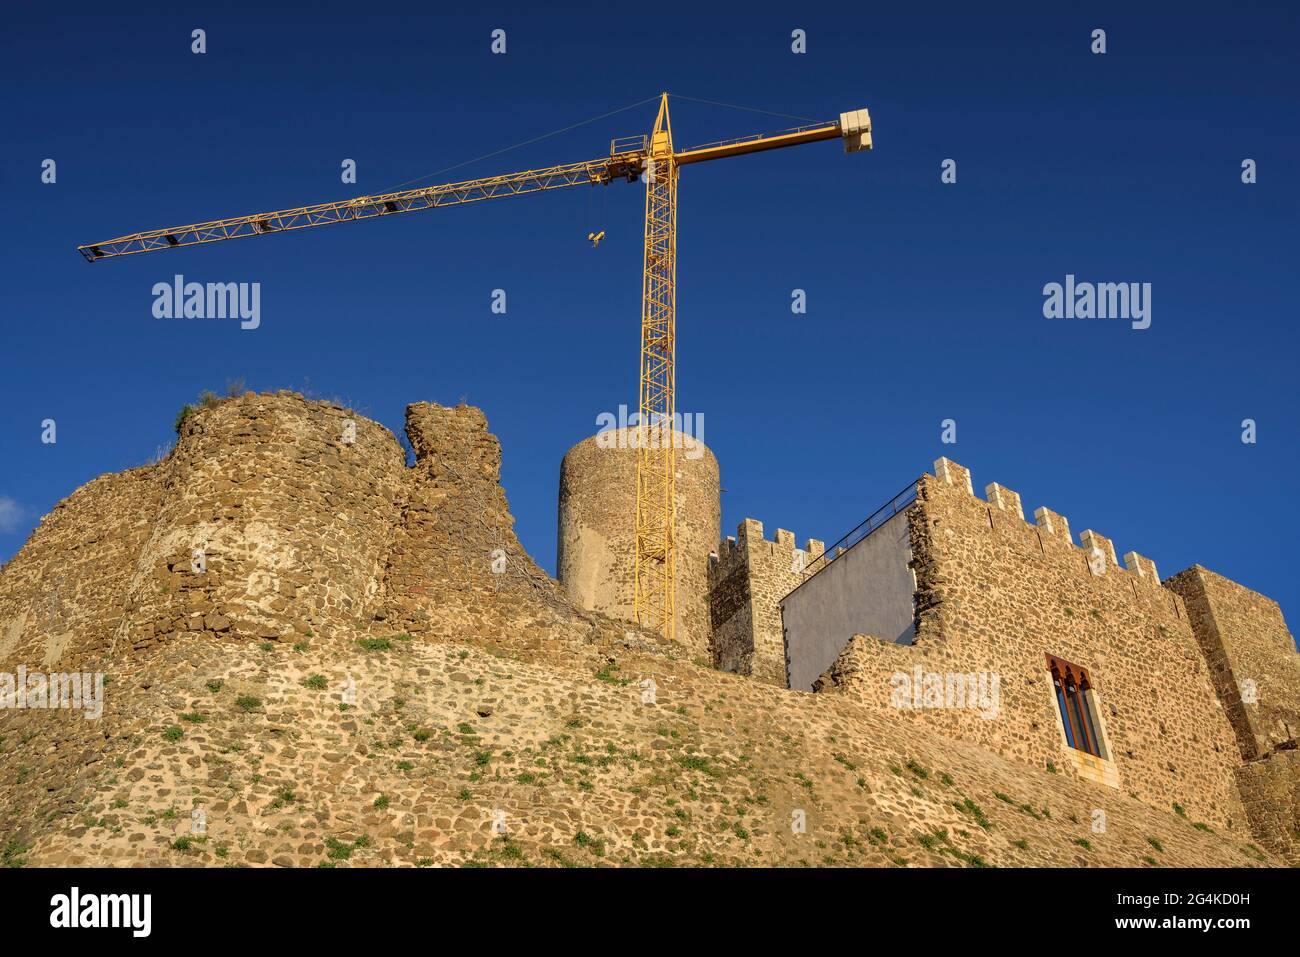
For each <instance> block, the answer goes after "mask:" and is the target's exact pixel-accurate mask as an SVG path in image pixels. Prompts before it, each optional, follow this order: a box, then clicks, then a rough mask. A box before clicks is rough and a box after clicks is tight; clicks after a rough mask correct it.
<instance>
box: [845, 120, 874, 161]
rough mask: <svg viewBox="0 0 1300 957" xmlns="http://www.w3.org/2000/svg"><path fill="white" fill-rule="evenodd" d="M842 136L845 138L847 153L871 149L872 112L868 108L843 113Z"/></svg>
mask: <svg viewBox="0 0 1300 957" xmlns="http://www.w3.org/2000/svg"><path fill="white" fill-rule="evenodd" d="M840 136H841V137H843V139H844V152H846V153H858V152H860V151H862V150H869V149H871V114H869V113H868V112H867V111H866V110H850V111H849V112H847V113H841V114H840Z"/></svg>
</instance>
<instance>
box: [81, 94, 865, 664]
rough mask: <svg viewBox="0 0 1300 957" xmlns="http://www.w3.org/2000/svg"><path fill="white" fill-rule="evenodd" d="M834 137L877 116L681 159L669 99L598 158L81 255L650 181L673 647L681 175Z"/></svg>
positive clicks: (648, 424) (638, 588) (653, 469)
mask: <svg viewBox="0 0 1300 957" xmlns="http://www.w3.org/2000/svg"><path fill="white" fill-rule="evenodd" d="M836 138H840V139H843V141H844V149H845V152H849V153H854V152H858V151H859V150H869V149H871V118H870V116H869V115H868V113H867V111H866V110H854V111H851V112H848V113H841V114H840V118H839V121H838V122H835V121H827V122H825V123H815V124H812V125H810V126H801V127H797V128H795V129H791V130H785V131H783V132H780V133H771V134H757V135H754V136H746V137H741V138H739V139H733V140H724V141H721V142H717V143H709V144H706V145H704V146H697V147H694V148H692V149H687V150H683V151H681V152H675V151H674V150H673V140H672V125H671V123H670V121H669V116H668V94H667V93H664V94H663V95H662V96H661V97H660V99H659V112H658V115H657V116H656V117H655V125H654V130H653V131H652V133H651V134H650V136H649V137H648V138H647V137H644V136H637V137H624V138H622V139H616V140H614V141H613V143H611V144H610V151H609V155H608V156H606V157H602V158H600V159H594V160H588V161H586V162H581V163H569V164H567V165H564V166H550V167H547V168H545V169H534V170H526V171H524V172H520V173H506V174H503V175H500V176H488V177H484V178H482V179H471V180H464V181H462V182H459V183H445V184H442V185H440V186H429V187H422V188H420V189H408V190H401V191H398V192H390V193H380V194H378V195H375V196H359V197H356V198H355V199H345V200H340V201H338V202H333V203H320V204H317V205H315V206H299V207H296V208H294V209H281V210H276V211H274V212H269V213H253V214H251V215H248V216H233V217H230V218H228V219H214V220H210V221H208V222H203V223H191V224H190V225H188V226H172V227H167V228H163V229H150V230H146V231H144V232H139V233H130V234H128V235H126V236H118V237H117V238H115V239H106V240H103V241H101V242H98V243H88V244H86V245H84V246H78V247H77V251H78V252H80V253H81V254H82V255H83V256H84V257H85V258H86V259H87V261H89V262H98V261H99V260H101V259H115V258H118V257H120V256H132V255H135V254H137V253H147V252H153V251H154V250H159V249H176V248H179V247H182V246H199V245H203V244H206V243H215V242H222V241H224V240H227V239H240V238H243V237H246V236H265V235H269V234H271V233H282V232H290V231H292V230H296V229H308V228H310V227H313V226H328V225H329V224H331V223H345V222H350V221H353V220H361V219H375V218H377V217H380V216H391V215H394V214H396V213H409V212H415V211H416V210H421V209H435V208H437V207H439V206H455V205H459V204H463V203H475V202H479V201H481V200H486V199H497V198H499V197H503V196H521V195H523V194H525V193H538V192H542V191H543V190H549V189H559V188H561V187H564V186H581V185H596V184H602V185H607V184H609V183H612V182H614V181H615V180H624V181H626V182H635V181H636V180H637V179H638V178H640V179H641V180H643V181H644V182H645V184H646V202H645V250H644V267H643V276H642V282H641V385H640V411H641V418H640V427H639V429H638V442H637V488H636V514H635V516H634V517H633V521H634V522H635V529H636V545H635V548H636V555H635V569H636V574H635V578H636V581H635V592H634V602H633V603H634V610H635V614H636V618H637V621H638V622H640V623H641V624H643V625H646V626H648V627H653V628H656V629H658V630H659V631H660V632H662V634H663V635H664V636H665V637H667V638H672V637H673V636H674V631H675V625H676V574H675V571H676V544H675V537H676V536H675V533H676V484H677V451H676V444H677V436H678V432H677V430H676V427H675V422H676V411H677V361H676V360H677V177H678V171H679V169H680V168H681V167H682V166H688V165H690V164H692V163H703V162H708V161H710V160H716V159H725V158H728V157H733V156H742V155H744V154H746V153H757V152H762V151H765V150H773V149H781V148H783V147H786V146H798V145H800V144H803V143H815V142H818V141H821V140H830V139H836Z"/></svg>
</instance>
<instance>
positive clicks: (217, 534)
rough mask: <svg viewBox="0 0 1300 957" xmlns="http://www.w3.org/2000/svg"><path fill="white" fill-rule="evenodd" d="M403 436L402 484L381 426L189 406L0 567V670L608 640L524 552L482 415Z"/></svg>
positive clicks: (266, 398) (438, 415)
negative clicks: (173, 431) (221, 641)
mask: <svg viewBox="0 0 1300 957" xmlns="http://www.w3.org/2000/svg"><path fill="white" fill-rule="evenodd" d="M353 430H355V432H354V431H353ZM407 432H408V436H409V437H410V440H411V444H412V447H413V448H414V450H415V452H416V465H415V467H414V468H410V469H408V468H407V467H406V456H405V453H404V452H403V450H402V448H401V446H400V445H399V443H398V442H397V440H396V439H395V438H394V436H393V435H392V433H391V432H389V431H388V430H387V429H385V428H384V427H383V426H382V425H380V424H378V423H376V422H373V421H370V420H369V419H366V418H364V417H362V416H359V415H356V414H355V413H353V412H351V411H350V410H347V409H344V408H342V407H340V406H337V405H333V404H331V403H326V402H308V401H306V400H304V399H303V398H302V397H301V396H300V395H297V394H296V393H290V392H280V393H275V394H267V395H257V394H254V393H247V394H245V395H243V396H239V397H235V398H230V399H225V400H221V401H219V402H217V403H213V404H211V405H208V406H204V407H200V408H198V409H196V410H195V411H194V412H193V413H192V414H191V415H190V416H188V417H187V419H186V420H185V421H184V423H183V425H182V427H181V429H180V434H179V437H178V441H177V443H176V446H175V448H174V449H173V450H172V452H171V453H170V454H169V455H168V456H167V458H166V459H164V460H163V461H162V462H160V463H158V464H156V465H150V466H145V467H143V468H139V469H134V470H131V471H129V472H126V473H123V474H121V475H108V476H103V477H101V478H99V479H96V480H95V481H93V482H91V483H88V484H87V485H85V486H83V487H82V488H80V489H78V490H77V491H76V492H74V493H73V494H72V495H71V496H69V497H68V498H67V499H66V500H64V501H63V502H60V503H59V505H58V506H56V507H55V509H54V510H53V511H52V512H51V514H50V515H48V516H46V517H45V518H44V520H43V521H42V522H41V524H40V526H39V527H38V528H37V529H36V531H34V532H33V533H32V536H31V538H30V540H29V541H28V542H27V544H26V545H25V546H24V547H23V548H22V549H21V550H20V551H19V553H18V554H17V555H16V556H14V558H13V559H12V560H11V561H10V562H9V563H8V564H6V565H5V566H4V568H3V570H0V665H2V664H7V663H12V664H15V665H16V664H17V663H19V662H21V663H25V664H27V665H28V666H29V667H36V666H42V667H45V668H52V667H53V666H55V665H58V664H60V662H63V663H64V664H67V663H68V662H71V661H74V660H78V661H79V660H85V659H86V658H87V657H95V656H104V655H109V654H119V655H120V654H132V653H143V652H146V651H148V650H149V649H151V648H153V647H155V646H158V645H161V644H164V643H166V642H169V641H173V640H175V639H177V638H178V637H181V636H191V637H194V636H198V637H203V638H209V639H217V638H230V639H244V640H248V639H251V640H258V641H264V640H271V641H285V642H296V641H300V640H304V639H306V638H311V639H313V640H321V639H323V640H330V639H332V638H334V637H335V636H336V635H339V636H343V635H346V636H347V637H348V638H349V639H350V638H352V637H354V636H355V634H356V632H357V630H358V629H361V630H366V629H370V630H381V631H382V630H387V632H389V633H391V632H394V631H408V632H410V633H412V634H415V633H422V632H428V633H431V634H436V635H444V636H451V635H457V634H460V633H465V632H472V633H474V634H489V635H495V636H498V637H500V639H501V640H503V641H508V642H511V643H512V644H515V645H516V646H524V645H527V643H529V642H532V643H534V645H536V646H537V647H540V646H541V645H543V644H545V643H546V642H548V641H549V642H561V643H563V642H568V643H570V644H577V645H581V644H583V643H584V642H588V641H590V640H593V638H594V637H595V636H602V637H604V638H610V639H611V640H612V639H613V638H614V637H615V636H617V637H622V638H626V629H624V628H623V627H621V626H618V625H616V624H615V623H614V622H611V621H608V620H603V619H601V618H600V616H592V615H588V614H585V613H583V612H581V611H580V610H577V609H573V608H571V607H570V606H569V605H568V604H567V602H565V601H564V599H563V597H562V596H561V595H560V593H559V591H558V589H557V588H556V587H555V583H554V582H552V581H551V580H550V579H549V578H548V576H546V575H545V573H544V572H542V571H541V570H540V569H538V568H537V566H536V565H535V564H533V562H532V560H531V559H529V558H528V556H527V555H526V554H525V553H524V551H523V549H522V547H521V546H520V545H519V542H518V540H517V539H516V538H515V535H514V530H513V519H512V518H511V516H510V513H509V507H508V504H507V503H506V500H505V494H504V492H503V491H502V490H501V488H500V485H499V482H498V480H499V470H500V459H501V449H500V445H499V443H498V442H497V440H496V438H495V437H494V436H492V435H491V434H490V433H489V432H488V430H487V422H486V419H485V417H484V416H483V414H482V412H481V411H479V410H477V409H473V408H470V407H459V408H454V409H450V408H443V407H441V406H436V405H432V404H427V403H421V404H417V405H413V406H411V407H410V408H409V409H408V410H407ZM195 550H201V551H202V553H203V560H204V565H205V568H204V570H202V571H196V570H195V568H196V566H195V564H194V560H195ZM498 555H499V556H500V557H501V558H503V559H504V560H503V561H496V560H495V558H496V557H497V556H498ZM638 640H640V639H638Z"/></svg>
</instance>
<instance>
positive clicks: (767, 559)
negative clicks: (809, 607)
mask: <svg viewBox="0 0 1300 957" xmlns="http://www.w3.org/2000/svg"><path fill="white" fill-rule="evenodd" d="M824 550H825V545H824V544H823V543H822V542H820V541H818V540H817V539H813V538H810V539H809V540H808V542H807V544H806V545H805V547H804V548H802V549H800V548H796V547H795V537H794V533H793V532H788V531H786V530H785V529H784V528H778V529H777V530H776V537H775V541H768V540H767V539H765V538H763V523H762V522H758V521H755V520H754V519H752V518H747V519H745V520H744V521H743V522H741V523H740V525H739V527H738V528H737V529H736V537H735V538H734V539H733V538H728V539H727V540H726V541H724V542H722V543H721V544H720V545H719V546H718V551H717V553H716V554H715V555H714V556H711V557H710V559H709V567H708V583H709V591H708V605H709V614H710V629H711V635H712V637H711V639H710V644H711V647H712V649H713V665H714V667H715V668H719V669H721V670H722V671H731V672H734V673H736V674H741V675H752V676H753V677H755V678H757V679H758V680H760V681H764V682H767V683H768V684H774V685H777V686H779V687H782V688H784V687H787V683H786V678H787V672H786V659H785V639H784V637H783V635H782V631H781V607H780V602H781V599H782V598H784V597H785V596H786V595H787V594H789V593H790V591H792V590H793V589H794V588H795V587H797V586H798V585H799V584H800V583H801V582H802V581H804V579H806V578H807V577H808V573H809V571H810V570H811V569H813V568H815V567H816V564H817V561H818V560H819V559H820V558H821V557H822V553H823V551H824Z"/></svg>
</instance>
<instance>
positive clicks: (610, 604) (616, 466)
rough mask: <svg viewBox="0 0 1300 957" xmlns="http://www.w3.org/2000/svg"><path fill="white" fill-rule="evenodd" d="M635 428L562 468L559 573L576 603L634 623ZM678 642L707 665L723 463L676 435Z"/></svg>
mask: <svg viewBox="0 0 1300 957" xmlns="http://www.w3.org/2000/svg"><path fill="white" fill-rule="evenodd" d="M636 435H637V429H636V428H635V427H630V428H624V429H611V430H609V431H607V432H602V433H600V434H599V435H594V436H592V437H591V438H589V439H584V440H583V441H581V442H579V443H578V444H577V445H575V446H574V447H573V448H571V449H569V451H568V453H567V454H566V455H565V456H564V461H563V463H561V465H560V522H559V543H558V549H557V555H556V571H557V575H558V577H559V580H560V583H561V584H562V585H564V587H565V590H566V591H567V592H568V593H569V597H570V599H571V600H572V601H573V602H574V604H576V605H579V606H580V607H582V608H588V609H591V610H593V611H601V612H604V613H605V614H607V615H610V616H611V617H614V618H619V619H622V620H623V621H633V620H634V615H633V611H632V597H633V590H634V586H635V582H634V578H635V559H634V549H635V545H636V535H635V531H634V528H633V522H634V519H635V517H636V456H637V453H636ZM677 442H678V450H677V502H676V506H677V622H676V637H677V640H678V641H680V642H681V643H682V644H683V645H685V646H686V647H687V648H688V649H689V650H690V653H691V656H692V657H695V658H703V659H705V660H708V659H709V609H708V603H707V593H708V568H709V553H710V552H711V551H714V550H715V549H716V548H717V547H718V540H719V536H720V534H721V532H720V523H721V515H720V512H721V499H720V497H719V485H718V460H717V459H715V458H714V457H713V453H712V452H711V451H709V449H708V447H707V446H705V444H704V443H703V442H701V441H699V440H697V439H694V438H692V437H690V436H687V435H684V434H683V433H680V432H679V433H677Z"/></svg>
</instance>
